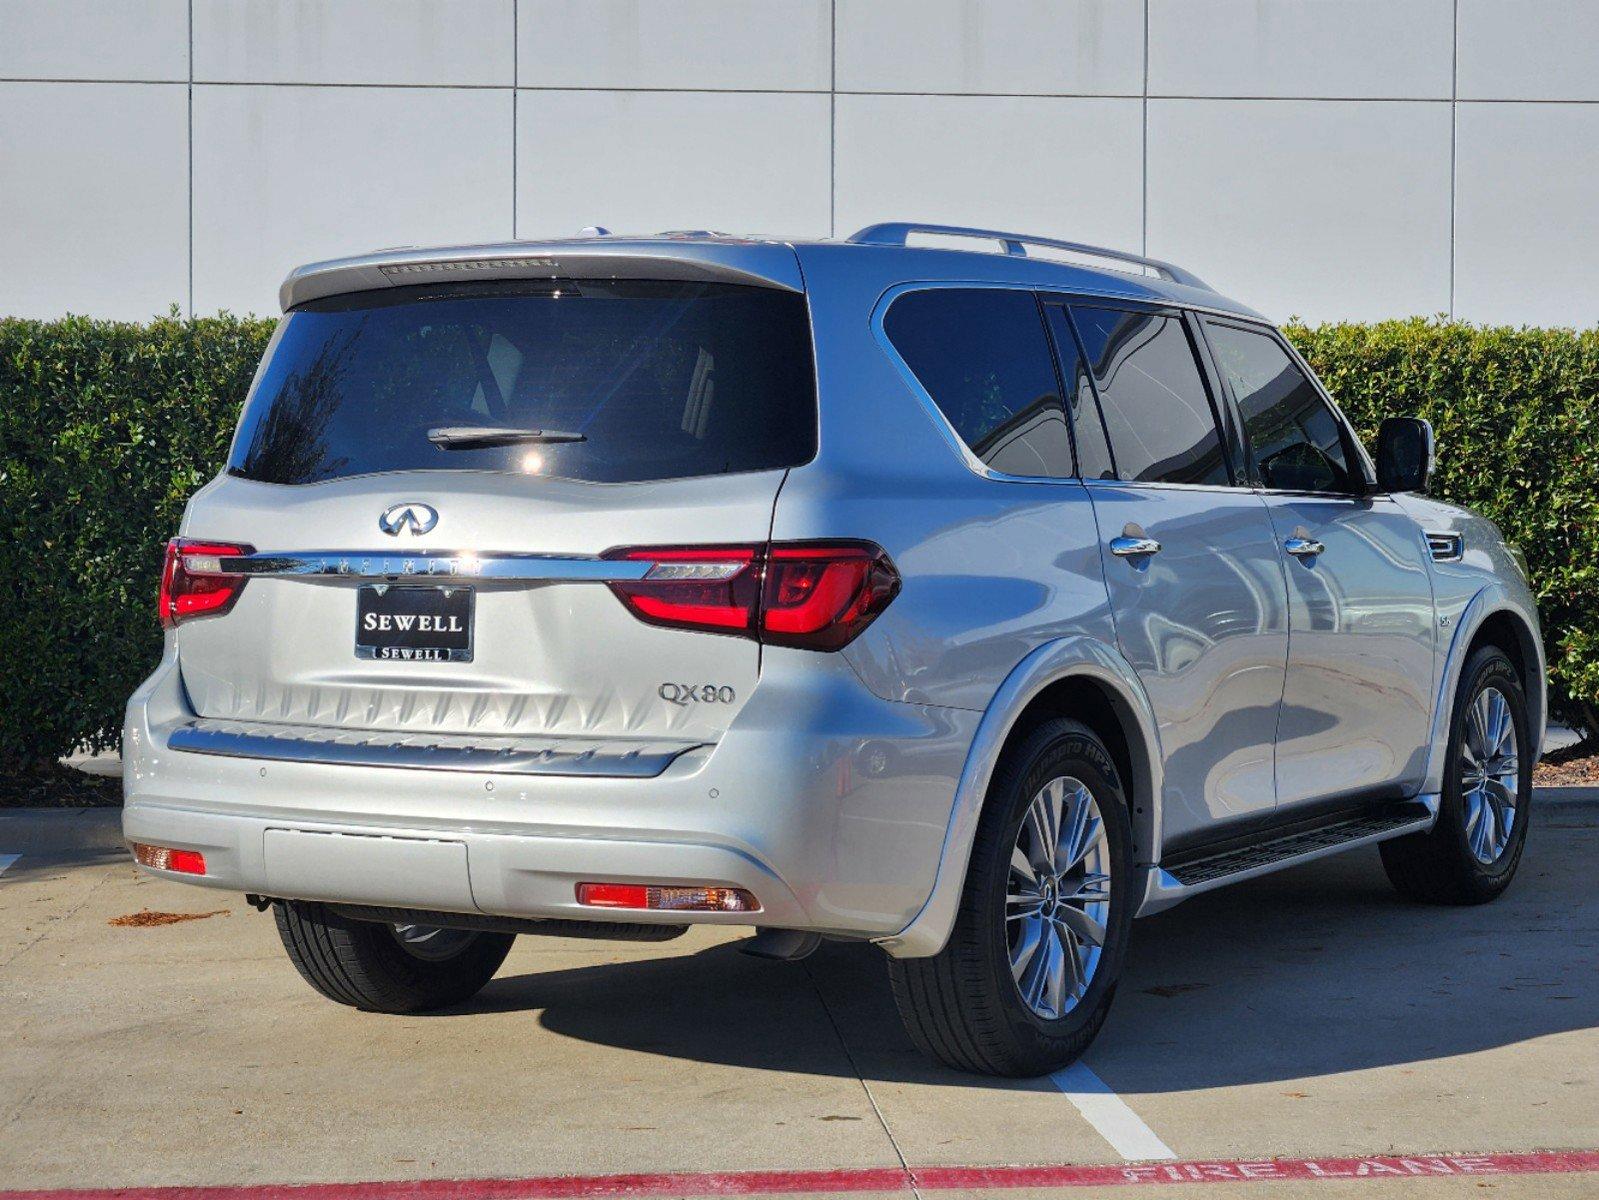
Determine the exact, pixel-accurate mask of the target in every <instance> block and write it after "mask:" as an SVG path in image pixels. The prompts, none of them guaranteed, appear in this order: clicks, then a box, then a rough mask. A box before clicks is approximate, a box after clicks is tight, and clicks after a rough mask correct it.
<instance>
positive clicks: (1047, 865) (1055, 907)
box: [1005, 775, 1111, 1020]
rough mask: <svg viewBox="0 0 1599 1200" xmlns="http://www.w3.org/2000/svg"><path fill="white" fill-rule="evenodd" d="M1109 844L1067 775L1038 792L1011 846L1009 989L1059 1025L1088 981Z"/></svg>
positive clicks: (1103, 926) (1101, 931)
mask: <svg viewBox="0 0 1599 1200" xmlns="http://www.w3.org/2000/svg"><path fill="white" fill-rule="evenodd" d="M1110 882H1111V881H1110V842H1109V840H1108V839H1107V837H1106V834H1105V822H1104V820H1103V819H1102V818H1101V816H1100V812H1099V805H1098V804H1097V803H1096V802H1095V801H1094V796H1093V793H1092V792H1090V791H1089V790H1088V788H1087V786H1086V785H1085V784H1084V783H1083V782H1082V780H1080V779H1074V778H1072V777H1071V776H1069V775H1066V776H1061V777H1060V778H1058V779H1052V780H1050V781H1049V782H1048V783H1046V784H1045V785H1044V786H1043V787H1042V788H1040V789H1039V790H1038V794H1037V795H1036V796H1034V797H1033V799H1032V802H1031V803H1029V804H1028V806H1027V812H1026V814H1025V815H1023V817H1022V823H1021V828H1020V829H1018V830H1017V831H1016V843H1015V845H1014V846H1013V847H1012V848H1011V857H1010V879H1009V886H1008V887H1007V889H1006V895H1005V943H1006V948H1007V950H1008V951H1009V954H1010V972H1011V978H1012V979H1014V980H1015V981H1016V990H1017V992H1018V993H1019V994H1020V996H1021V998H1022V1003H1023V1004H1025V1005H1027V1007H1028V1008H1029V1009H1031V1010H1032V1012H1033V1013H1035V1014H1036V1015H1038V1016H1040V1017H1043V1018H1045V1019H1046V1020H1058V1019H1060V1018H1061V1017H1063V1016H1065V1015H1066V1014H1067V1013H1069V1012H1070V1011H1071V1010H1072V1009H1073V1008H1075V1007H1076V1006H1077V1004H1078V1002H1079V1001H1080V1000H1081V999H1082V998H1083V996H1084V994H1085V993H1086V992H1087V991H1088V985H1089V984H1090V983H1092V982H1093V979H1094V972H1095V970H1097V969H1098V967H1099V960H1100V957H1101V955H1102V954H1103V953H1104V950H1105V937H1106V930H1107V928H1108V926H1109V922H1110Z"/></svg>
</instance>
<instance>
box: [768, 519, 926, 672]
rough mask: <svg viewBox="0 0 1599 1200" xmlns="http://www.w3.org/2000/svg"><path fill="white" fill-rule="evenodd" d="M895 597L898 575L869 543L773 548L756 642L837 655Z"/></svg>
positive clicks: (778, 544) (781, 546) (793, 544)
mask: <svg viewBox="0 0 1599 1200" xmlns="http://www.w3.org/2000/svg"><path fill="white" fill-rule="evenodd" d="M897 595H899V572H898V571H896V570H895V569H894V564H893V563H892V562H890V561H889V558H888V555H887V554H885V553H884V552H883V551H882V550H881V549H879V548H878V547H877V546H874V545H872V544H871V543H869V542H850V543H843V544H838V545H805V544H803V543H788V544H785V543H782V542H775V543H773V545H772V547H771V549H770V550H769V551H768V554H767V560H766V586H765V588H764V591H763V595H762V599H761V641H763V642H766V643H767V644H768V645H772V646H798V647H800V648H801V649H804V650H837V649H839V648H840V647H842V646H847V645H848V644H849V643H850V642H852V641H853V640H854V639H855V636H856V635H857V634H858V633H860V631H861V630H863V629H865V628H866V627H867V626H868V625H870V624H871V623H872V621H873V620H874V619H876V617H877V614H878V613H880V612H882V611H883V610H884V609H885V608H887V607H888V602H889V601H890V600H892V599H893V598H894V597H895V596H897Z"/></svg>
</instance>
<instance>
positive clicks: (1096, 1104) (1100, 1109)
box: [1050, 1062, 1177, 1162]
mask: <svg viewBox="0 0 1599 1200" xmlns="http://www.w3.org/2000/svg"><path fill="white" fill-rule="evenodd" d="M1050 1079H1051V1080H1052V1081H1053V1082H1054V1084H1055V1086H1056V1087H1058V1088H1059V1089H1060V1090H1061V1091H1062V1092H1063V1093H1065V1096H1066V1099H1068V1100H1070V1101H1071V1102H1072V1103H1073V1104H1075V1105H1076V1106H1077V1111H1078V1112H1080V1113H1082V1114H1083V1116H1084V1117H1086V1118H1087V1120H1088V1123H1089V1124H1090V1125H1092V1126H1093V1127H1094V1129H1095V1130H1097V1131H1098V1133H1099V1136H1100V1137H1102V1138H1104V1139H1105V1140H1106V1141H1107V1142H1109V1143H1110V1144H1111V1148H1112V1149H1114V1150H1115V1151H1116V1153H1117V1154H1120V1155H1121V1156H1122V1157H1123V1158H1125V1159H1127V1160H1128V1161H1129V1162H1148V1161H1153V1160H1156V1159H1172V1158H1176V1157H1177V1155H1176V1154H1174V1153H1173V1152H1172V1148H1171V1147H1170V1146H1168V1145H1167V1144H1166V1143H1165V1142H1163V1141H1161V1140H1160V1138H1158V1137H1156V1136H1155V1131H1154V1130H1153V1129H1151V1128H1150V1127H1149V1126H1148V1125H1145V1124H1144V1121H1143V1118H1142V1117H1140V1116H1139V1115H1138V1114H1137V1113H1135V1112H1134V1111H1133V1110H1132V1109H1130V1108H1128V1107H1127V1104H1126V1102H1125V1101H1124V1100H1123V1099H1122V1098H1121V1097H1120V1096H1118V1095H1117V1094H1116V1093H1115V1092H1113V1091H1111V1090H1110V1089H1109V1088H1108V1087H1106V1086H1105V1081H1104V1080H1102V1079H1101V1078H1100V1077H1099V1076H1098V1075H1095V1074H1094V1073H1093V1072H1092V1071H1090V1070H1089V1069H1088V1068H1087V1067H1086V1066H1084V1065H1083V1064H1082V1063H1080V1062H1077V1063H1073V1064H1072V1065H1071V1066H1069V1067H1067V1068H1066V1069H1065V1070H1064V1071H1056V1072H1055V1073H1054V1074H1053V1075H1051V1076H1050Z"/></svg>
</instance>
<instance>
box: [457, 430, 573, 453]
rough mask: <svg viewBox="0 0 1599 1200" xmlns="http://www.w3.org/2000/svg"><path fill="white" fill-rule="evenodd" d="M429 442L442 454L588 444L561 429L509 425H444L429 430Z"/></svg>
mask: <svg viewBox="0 0 1599 1200" xmlns="http://www.w3.org/2000/svg"><path fill="white" fill-rule="evenodd" d="M428 441H430V442H432V443H433V444H434V445H435V446H437V447H438V448H439V449H440V450H479V449H483V448H486V447H489V446H518V445H521V444H523V443H524V442H545V443H548V442H586V441H588V438H587V436H586V435H584V434H581V433H567V432H564V431H562V430H559V429H516V428H513V427H511V426H505V425H444V426H441V427H440V428H438V429H430V430H428Z"/></svg>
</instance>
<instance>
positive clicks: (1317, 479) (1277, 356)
mask: <svg viewBox="0 0 1599 1200" xmlns="http://www.w3.org/2000/svg"><path fill="white" fill-rule="evenodd" d="M1205 325H1206V329H1207V332H1208V335H1209V338H1210V344H1211V346H1212V348H1213V349H1214V350H1215V353H1216V365H1217V366H1218V367H1219V368H1220V369H1221V372H1222V374H1223V375H1225V376H1226V377H1227V384H1228V386H1229V387H1230V388H1231V389H1232V393H1233V397H1234V399H1235V400H1236V401H1237V402H1238V410H1239V413H1240V414H1241V415H1242V417H1243V419H1244V436H1245V437H1246V438H1248V439H1249V445H1250V449H1251V450H1252V451H1253V452H1254V455H1255V463H1256V465H1257V466H1258V467H1259V468H1260V477H1261V482H1262V483H1263V484H1265V485H1266V486H1267V487H1269V488H1278V489H1281V490H1284V491H1294V492H1342V493H1345V494H1352V493H1356V492H1359V491H1363V490H1364V489H1363V488H1362V487H1361V486H1360V484H1361V483H1362V482H1364V476H1363V473H1362V472H1361V471H1360V470H1359V468H1354V467H1352V466H1351V455H1350V450H1349V446H1348V444H1347V442H1346V440H1345V434H1344V431H1343V427H1342V425H1341V424H1340V423H1339V421H1338V418H1337V417H1336V416H1335V415H1334V414H1333V411H1332V409H1331V408H1329V407H1328V405H1327V402H1326V401H1325V400H1323V399H1322V397H1321V394H1320V393H1319V392H1317V391H1316V388H1315V386H1314V385H1313V384H1312V383H1311V382H1310V380H1309V379H1307V378H1305V373H1304V372H1303V371H1301V370H1300V369H1299V367H1298V365H1297V364H1296V363H1295V362H1294V360H1293V359H1292V358H1290V357H1289V356H1288V352H1287V351H1286V350H1284V349H1283V348H1282V347H1281V346H1280V345H1278V343H1277V340H1276V339H1275V338H1273V337H1271V336H1270V335H1268V334H1265V333H1258V332H1256V331H1254V330H1251V329H1240V328H1239V327H1238V326H1236V325H1221V324H1217V323H1216V322H1213V321H1207V322H1206V323H1205Z"/></svg>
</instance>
